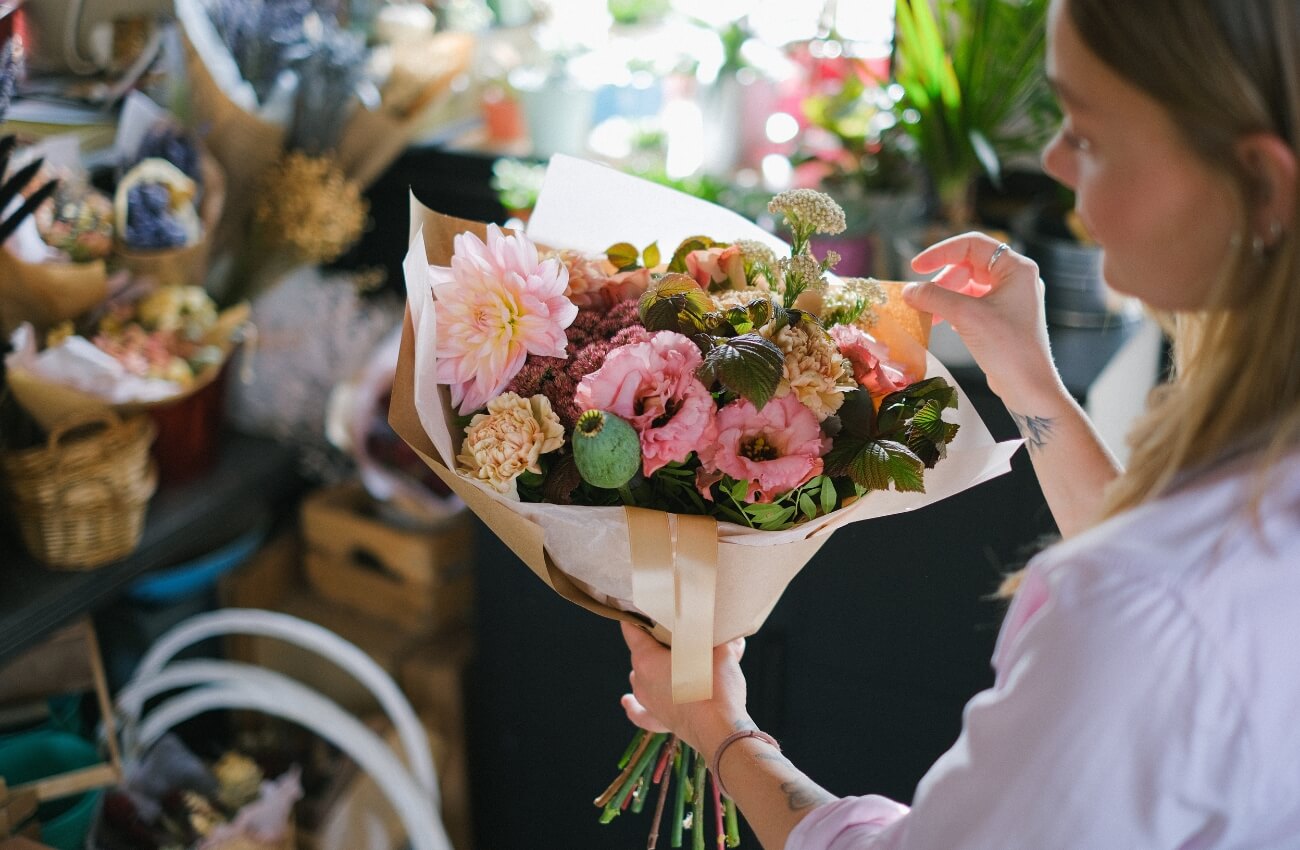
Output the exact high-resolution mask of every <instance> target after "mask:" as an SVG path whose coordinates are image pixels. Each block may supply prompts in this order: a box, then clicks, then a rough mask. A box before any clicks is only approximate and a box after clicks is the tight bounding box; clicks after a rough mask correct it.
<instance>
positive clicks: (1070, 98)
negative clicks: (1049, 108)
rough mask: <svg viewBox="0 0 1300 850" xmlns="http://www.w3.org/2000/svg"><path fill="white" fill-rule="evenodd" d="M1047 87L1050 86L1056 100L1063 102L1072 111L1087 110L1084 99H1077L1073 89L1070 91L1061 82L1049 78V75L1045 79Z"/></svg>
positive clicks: (1086, 102) (1051, 77) (1077, 96)
mask: <svg viewBox="0 0 1300 850" xmlns="http://www.w3.org/2000/svg"><path fill="white" fill-rule="evenodd" d="M1047 85H1048V86H1050V87H1051V89H1052V91H1053V92H1055V93H1056V96H1057V98H1058V99H1060V100H1062V101H1064V102H1065V103H1066V104H1068V105H1069V106H1071V107H1072V108H1074V109H1087V108H1088V101H1087V100H1086V99H1085V98H1081V97H1079V95H1078V94H1077V93H1076V92H1075V91H1074V89H1071V88H1070V87H1069V86H1067V85H1065V83H1063V82H1061V81H1060V80H1059V79H1057V78H1056V77H1053V76H1051V75H1050V74H1049V75H1048V77H1047Z"/></svg>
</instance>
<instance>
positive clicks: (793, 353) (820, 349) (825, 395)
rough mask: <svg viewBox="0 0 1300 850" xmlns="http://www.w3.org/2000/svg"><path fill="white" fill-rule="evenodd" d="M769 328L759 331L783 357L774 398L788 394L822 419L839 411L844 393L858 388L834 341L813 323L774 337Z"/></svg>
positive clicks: (846, 361) (788, 327) (851, 368)
mask: <svg viewBox="0 0 1300 850" xmlns="http://www.w3.org/2000/svg"><path fill="white" fill-rule="evenodd" d="M770 327H771V326H770V325H769V326H768V327H766V328H764V329H762V330H761V331H760V333H762V334H763V336H765V337H767V338H768V339H770V340H771V341H772V342H773V343H775V344H776V346H777V347H778V348H780V349H781V352H782V353H783V354H784V355H785V367H784V370H783V372H782V375H781V383H780V384H778V385H777V388H776V398H782V397H784V396H786V395H789V394H790V393H794V397H795V398H796V399H798V400H799V402H800V403H801V404H803V405H804V406H805V407H807V408H808V409H809V410H811V411H812V412H813V413H815V414H817V419H818V420H822V419H825V418H826V417H828V416H830V415H831V414H833V413H834V412H835V411H837V410H839V409H840V405H841V404H843V403H844V394H845V393H846V392H848V391H849V390H851V389H853V388H854V387H855V386H857V382H856V381H854V379H853V367H852V365H851V364H850V363H849V361H848V360H846V359H845V358H844V355H842V354H840V350H839V348H838V347H837V346H836V345H835V341H834V340H833V339H831V338H830V336H828V335H827V334H826V332H825V331H823V330H822V329H821V327H820V326H819V325H816V324H814V323H800V324H797V325H786V326H785V327H783V328H781V330H779V331H777V332H776V333H775V334H773V333H772V332H771V330H770Z"/></svg>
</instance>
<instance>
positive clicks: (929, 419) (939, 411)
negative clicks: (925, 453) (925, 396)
mask: <svg viewBox="0 0 1300 850" xmlns="http://www.w3.org/2000/svg"><path fill="white" fill-rule="evenodd" d="M947 424H948V423H946V422H944V421H943V407H942V406H941V405H940V403H939V402H938V401H937V400H935V399H929V400H927V401H926V402H925V403H924V404H922V405H921V407H920V408H919V409H918V410H917V411H916V413H915V414H914V415H913V416H912V421H911V423H910V426H911V428H912V429H914V430H916V431H918V432H920V433H921V434H922V435H924V436H925V437H926V439H928V440H931V441H932V442H935V443H942V442H943V436H944V432H945V430H946V429H945V428H944V426H945V425H947Z"/></svg>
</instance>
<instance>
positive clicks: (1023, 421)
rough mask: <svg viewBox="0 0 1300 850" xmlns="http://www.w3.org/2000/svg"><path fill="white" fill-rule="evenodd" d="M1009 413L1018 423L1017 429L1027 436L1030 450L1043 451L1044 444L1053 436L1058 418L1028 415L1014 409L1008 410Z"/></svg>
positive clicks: (1026, 440)
mask: <svg viewBox="0 0 1300 850" xmlns="http://www.w3.org/2000/svg"><path fill="white" fill-rule="evenodd" d="M1007 413H1010V414H1011V420H1012V421H1013V422H1015V423H1016V429H1017V430H1018V431H1020V436H1022V437H1024V438H1025V444H1026V445H1028V446H1029V450H1030V451H1031V452H1035V451H1042V449H1043V446H1046V445H1047V441H1048V440H1049V439H1051V437H1052V428H1054V427H1055V424H1056V419H1054V418H1053V417H1050V416H1026V415H1024V414H1022V413H1016V412H1015V411H1014V410H1008V411H1007Z"/></svg>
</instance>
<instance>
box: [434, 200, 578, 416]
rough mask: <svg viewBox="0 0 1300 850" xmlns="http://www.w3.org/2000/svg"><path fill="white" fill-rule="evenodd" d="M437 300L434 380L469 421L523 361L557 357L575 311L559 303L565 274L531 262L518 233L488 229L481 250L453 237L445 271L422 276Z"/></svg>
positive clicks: (532, 252)
mask: <svg viewBox="0 0 1300 850" xmlns="http://www.w3.org/2000/svg"><path fill="white" fill-rule="evenodd" d="M429 273H430V277H431V278H432V283H433V294H434V298H435V299H436V300H437V313H436V316H437V329H438V338H437V339H438V341H437V347H436V352H435V353H436V356H437V369H436V373H435V375H436V378H437V380H438V381H439V382H441V383H445V384H448V385H449V386H450V387H451V403H452V404H453V405H456V406H457V409H458V410H459V411H460V413H461V414H466V413H472V412H473V411H475V410H478V409H479V408H481V407H483V405H485V404H487V402H488V399H491V398H494V397H495V396H497V395H499V394H500V393H501V391H502V390H504V389H505V388H506V385H507V384H509V383H510V379H511V378H513V377H514V376H515V375H516V374H517V373H518V372H519V370H520V369H521V368H522V367H523V365H524V358H525V357H527V356H528V355H529V354H537V355H541V356H544V357H564V356H565V352H564V347H565V337H564V329H565V328H567V327H568V326H569V325H570V324H571V323H572V322H573V320H574V318H575V317H576V316H577V315H578V308H577V307H575V306H574V305H573V303H572V302H571V301H569V299H568V298H566V297H565V296H564V290H565V287H566V286H567V284H568V272H567V271H565V268H564V265H563V264H562V263H560V261H559V260H554V259H552V260H547V261H545V262H538V258H537V248H536V247H535V246H534V245H533V243H532V242H531V241H529V239H528V237H527V236H524V235H523V234H522V233H518V234H514V235H512V236H506V235H505V234H504V233H502V232H501V228H499V227H497V226H496V225H494V224H492V225H488V231H487V242H486V244H485V243H484V242H483V241H481V240H480V239H479V238H478V237H477V236H475V235H474V234H472V233H462V234H460V235H458V236H457V237H456V241H455V253H454V254H453V255H452V258H451V268H445V267H442V266H433V267H431V268H430V269H429Z"/></svg>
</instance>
